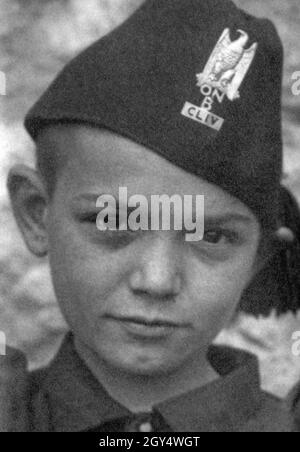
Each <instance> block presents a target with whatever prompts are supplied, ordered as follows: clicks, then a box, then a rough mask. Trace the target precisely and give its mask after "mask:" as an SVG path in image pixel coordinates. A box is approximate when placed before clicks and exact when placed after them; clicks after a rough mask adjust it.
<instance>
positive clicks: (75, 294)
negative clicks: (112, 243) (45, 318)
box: [49, 224, 124, 327]
mask: <svg viewBox="0 0 300 452" xmlns="http://www.w3.org/2000/svg"><path fill="white" fill-rule="evenodd" d="M50 250H51V251H50V254H49V259H50V266H51V271H52V279H53V285H54V288H55V291H56V296H57V298H58V301H59V304H60V307H61V310H62V312H63V314H64V316H65V318H66V320H67V322H68V323H69V325H70V326H71V327H76V326H77V325H78V324H79V325H80V326H88V327H91V326H92V324H93V322H95V319H96V318H97V316H98V315H99V314H101V312H102V311H104V310H105V308H106V303H107V300H108V299H109V298H110V297H111V293H112V292H114V291H116V290H121V289H120V287H121V285H122V278H123V275H122V273H121V270H122V269H123V268H124V266H122V265H121V264H120V262H118V260H117V259H114V258H112V256H108V255H107V254H106V253H105V251H103V250H101V249H99V247H98V246H97V245H95V244H91V243H89V242H88V240H85V239H84V237H83V236H82V234H79V233H78V232H77V231H76V228H72V227H70V226H68V225H67V224H66V225H63V224H56V225H55V227H54V228H53V229H52V230H51V233H50Z"/></svg>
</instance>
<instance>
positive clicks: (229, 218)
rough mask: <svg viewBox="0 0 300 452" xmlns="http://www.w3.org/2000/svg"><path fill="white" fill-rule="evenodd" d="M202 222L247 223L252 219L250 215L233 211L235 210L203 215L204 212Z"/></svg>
mask: <svg viewBox="0 0 300 452" xmlns="http://www.w3.org/2000/svg"><path fill="white" fill-rule="evenodd" d="M204 222H205V223H209V224H224V223H233V222H234V223H236V222H238V223H244V224H246V225H248V224H249V223H252V222H253V220H252V218H251V217H250V216H248V215H245V214H242V213H235V212H228V213H224V214H222V213H220V214H216V215H205V213H204Z"/></svg>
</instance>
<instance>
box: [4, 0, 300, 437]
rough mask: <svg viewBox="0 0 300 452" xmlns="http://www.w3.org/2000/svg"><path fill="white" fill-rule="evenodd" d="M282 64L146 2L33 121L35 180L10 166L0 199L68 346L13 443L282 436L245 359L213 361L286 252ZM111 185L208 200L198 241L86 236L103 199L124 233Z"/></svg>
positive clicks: (255, 24)
mask: <svg viewBox="0 0 300 452" xmlns="http://www.w3.org/2000/svg"><path fill="white" fill-rule="evenodd" d="M281 65H282V49H281V44H280V41H279V38H278V36H277V34H276V32H275V30H274V28H273V26H272V24H271V23H270V22H268V21H265V20H258V19H255V18H253V17H251V16H249V15H247V14H245V13H244V12H242V11H241V10H239V9H237V8H236V7H235V6H234V5H233V4H232V3H231V2H230V1H227V0H222V1H221V0H208V1H205V2H202V1H199V0H198V1H196V0H188V1H184V2H182V1H179V0H173V1H171V0H163V1H161V0H155V1H154V0H148V1H146V2H145V3H144V4H143V5H142V7H141V8H140V9H139V10H138V11H137V12H136V13H135V14H134V15H133V16H132V17H131V18H130V19H129V20H128V21H126V22H125V23H124V24H123V25H122V26H120V27H119V28H117V29H116V30H114V31H113V32H112V33H110V34H109V35H107V36H106V37H104V38H103V39H101V40H100V41H99V42H97V43H96V44H94V45H93V46H92V47H90V48H89V49H87V50H86V51H85V52H84V53H83V54H81V55H80V56H79V57H77V58H76V59H75V60H74V61H73V62H71V64H69V65H68V66H67V67H66V68H65V70H64V71H63V72H62V73H61V74H60V75H59V77H58V78H57V79H56V80H55V82H54V83H53V84H52V85H51V87H50V88H49V89H48V91H47V92H46V93H45V95H44V96H43V97H42V98H41V99H40V100H39V101H38V103H37V104H36V105H35V106H34V107H33V109H32V110H31V111H30V112H29V114H28V115H27V117H26V121H25V125H26V128H27V130H28V132H29V133H30V134H31V136H32V137H33V139H34V140H35V142H36V145H37V169H36V170H32V169H30V168H27V167H24V166H17V167H15V168H13V169H12V170H11V172H10V175H9V179H8V187H9V191H10V196H11V200H12V204H13V209H14V213H15V216H16V219H17V222H18V224H19V227H20V229H21V231H22V233H23V236H24V239H25V241H26V243H27V246H28V248H29V249H30V251H31V252H33V253H34V254H35V255H37V256H45V255H48V256H49V261H50V266H51V272H52V278H53V283H54V287H55V291H56V295H57V299H58V301H59V304H60V306H61V309H62V312H63V314H64V316H65V318H66V320H67V322H68V324H69V326H70V329H71V333H70V334H69V335H68V336H67V337H66V339H65V341H64V343H63V345H62V348H61V350H60V351H59V353H58V355H57V357H56V358H55V359H54V361H53V362H52V363H51V364H50V366H49V368H47V369H45V370H43V371H41V372H40V373H39V374H38V375H34V376H32V377H31V378H30V381H29V383H28V389H27V398H26V406H27V413H28V416H27V418H26V419H24V422H25V421H26V426H25V424H24V426H23V429H24V430H30V431H97V432H113V431H119V432H122V431H140V432H151V431H155V432H163V431H164V432H168V431H182V432H189V431H195V432H202V431H291V429H292V423H291V421H290V418H289V416H288V414H287V413H286V412H285V410H284V408H283V407H282V406H281V404H280V403H279V401H277V400H276V399H275V398H274V397H272V396H271V395H268V394H265V393H263V392H262V391H261V390H260V387H259V376H258V366H257V362H256V359H255V358H254V357H252V356H251V355H248V354H247V353H244V352H240V351H237V350H232V349H229V348H226V347H212V346H211V343H212V341H213V340H214V338H215V337H216V336H217V334H218V333H219V331H220V330H221V329H222V328H223V327H224V326H225V325H226V323H227V322H229V321H230V319H231V318H232V316H233V314H234V312H235V311H236V309H237V307H238V305H239V302H240V300H241V297H242V293H243V292H244V290H245V289H246V288H247V287H248V285H249V283H250V282H251V280H252V279H253V278H254V276H255V274H256V273H257V272H258V270H259V269H260V268H261V266H262V264H263V262H264V260H265V259H266V256H268V255H269V254H270V248H271V246H273V245H274V244H275V243H277V242H280V240H281V241H284V240H285V239H286V238H287V239H291V240H292V239H293V234H292V232H291V231H289V229H287V228H282V227H281V226H282V225H281V224H279V211H280V208H281V206H280V199H281V198H280V193H281V189H280V178H281V159H282V145H281V122H280V121H281V118H280V91H281ZM120 187H126V188H127V190H128V194H129V196H132V195H133V196H134V195H136V194H139V195H142V196H144V198H145V199H147V200H150V198H151V196H153V195H163V194H167V195H168V196H169V197H172V196H173V195H174V194H178V195H179V196H180V197H181V198H183V197H184V196H185V195H193V196H197V195H204V199H205V231H204V235H203V239H202V240H201V241H198V242H188V241H186V240H185V233H184V231H182V230H177V229H176V228H174V227H173V228H170V230H161V229H159V230H153V229H149V230H147V231H144V230H143V231H141V230H137V231H133V230H124V228H122V227H121V225H119V228H118V229H117V230H110V229H108V230H107V231H102V232H101V231H99V230H98V229H97V227H96V222H97V218H98V214H99V208H97V199H98V198H99V196H100V195H102V194H109V195H112V196H114V198H115V199H117V207H116V209H115V211H114V212H113V213H114V214H115V215H116V217H117V220H119V219H120V211H121V210H122V208H124V205H122V201H121V200H120V199H118V195H117V194H118V190H119V188H120ZM125 207H126V208H127V207H128V206H125ZM129 207H130V206H129ZM131 207H132V206H131ZM293 302H294V300H293ZM286 309H292V310H294V309H295V305H294V304H293V303H292V302H291V304H290V306H288V305H286V306H284V307H283V308H282V309H281V310H286ZM263 310H264V307H263V306H262V311H263ZM279 310H280V309H279ZM9 428H13V427H9ZM18 428H19V429H20V427H18Z"/></svg>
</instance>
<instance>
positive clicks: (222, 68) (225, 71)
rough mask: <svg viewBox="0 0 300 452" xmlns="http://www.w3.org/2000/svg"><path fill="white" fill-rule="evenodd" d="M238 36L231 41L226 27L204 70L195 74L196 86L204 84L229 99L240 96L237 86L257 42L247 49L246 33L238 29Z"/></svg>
mask: <svg viewBox="0 0 300 452" xmlns="http://www.w3.org/2000/svg"><path fill="white" fill-rule="evenodd" d="M238 33H239V34H240V37H239V38H238V39H237V40H236V41H231V39H230V30H229V28H226V29H225V30H224V31H223V33H222V36H221V37H220V39H219V41H218V43H217V45H216V47H215V48H214V50H213V52H212V54H211V56H210V58H209V61H208V63H207V65H206V66H205V68H204V71H203V72H202V73H201V74H197V86H202V85H204V84H207V85H210V86H212V87H214V88H217V89H218V90H220V91H221V92H223V93H225V94H226V95H227V97H228V99H229V100H232V101H233V100H235V99H238V98H239V97H240V93H239V87H240V85H241V83H242V81H243V80H244V78H245V76H246V74H247V72H248V70H249V68H250V65H251V63H252V61H253V58H254V57H255V53H256V49H257V43H254V44H252V46H251V47H249V48H248V49H247V48H246V45H247V43H248V41H249V36H248V34H247V33H246V32H245V31H243V30H238Z"/></svg>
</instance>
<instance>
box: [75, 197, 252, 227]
mask: <svg viewBox="0 0 300 452" xmlns="http://www.w3.org/2000/svg"><path fill="white" fill-rule="evenodd" d="M104 194H109V195H111V196H114V194H113V193H83V194H80V195H77V196H74V198H72V201H71V202H72V204H75V203H78V202H79V203H80V202H89V203H90V204H94V206H95V207H96V201H97V199H98V198H99V197H100V196H103V195H104ZM116 207H117V208H119V201H118V198H117V197H116ZM132 209H134V208H130V210H132ZM204 222H205V223H208V224H214V225H221V224H224V223H233V222H238V223H243V224H246V225H248V224H249V223H252V222H253V219H252V218H251V217H250V216H249V215H247V214H242V213H238V212H226V213H219V214H207V215H206V214H205V212H204Z"/></svg>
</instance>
